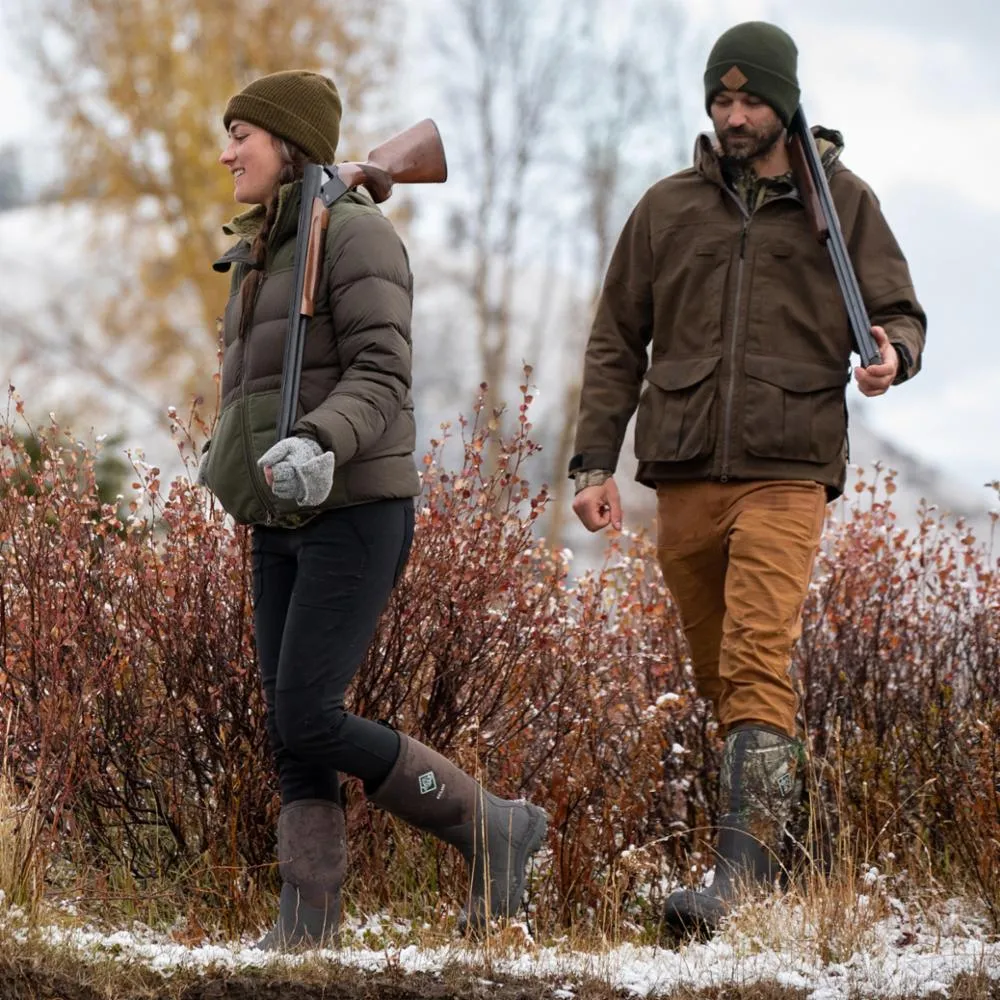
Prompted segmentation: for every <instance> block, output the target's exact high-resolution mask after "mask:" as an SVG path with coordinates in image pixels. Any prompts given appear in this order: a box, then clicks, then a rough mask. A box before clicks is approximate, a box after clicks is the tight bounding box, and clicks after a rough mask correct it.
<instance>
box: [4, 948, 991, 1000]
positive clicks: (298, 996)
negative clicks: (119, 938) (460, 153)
mask: <svg viewBox="0 0 1000 1000" xmlns="http://www.w3.org/2000/svg"><path fill="white" fill-rule="evenodd" d="M143 980H144V981H136V982H135V983H133V984H132V985H131V986H128V985H124V984H123V983H122V982H116V983H114V984H112V983H107V982H105V983H102V984H100V985H99V986H98V985H94V984H91V983H87V982H85V981H84V978H83V977H81V976H78V975H74V974H72V973H67V972H52V971H47V970H45V969H44V968H40V967H38V965H37V964H35V963H31V962H25V961H19V960H15V961H7V960H5V959H4V958H3V957H2V956H0V1000H487V998H489V1000H569V998H570V997H572V998H573V1000H626V998H630V1000H634V998H631V997H630V995H629V994H626V993H624V992H621V991H614V990H612V989H611V988H610V987H608V986H607V985H605V984H601V983H577V984H573V986H572V993H570V992H568V991H567V990H566V984H564V983H547V982H542V981H540V980H520V981H509V982H495V981H492V980H487V979H484V978H483V977H482V976H481V975H476V974H474V973H471V972H469V971H467V970H461V971H453V972H446V973H444V974H442V975H440V976H438V975H424V974H409V975H408V974H404V973H379V974H373V973H362V972H358V971H356V970H349V969H331V972H330V976H329V977H328V978H325V979H324V980H323V981H316V980H313V981H309V982H301V981H291V980H280V979H279V980H275V979H269V980H268V979H263V978H261V977H254V976H251V975H233V976H216V977H210V976H204V977H201V978H198V979H195V980H191V979H188V980H187V981H185V982H182V981H180V980H179V979H177V978H175V979H171V980H166V979H160V978H159V977H154V978H153V979H150V978H149V977H143ZM807 995H808V993H807V992H806V991H803V990H793V989H789V988H787V987H782V986H778V985H777V984H767V983H763V984H759V985H754V986H746V987H722V988H714V989H708V990H687V989H680V990H678V991H677V992H676V993H674V994H672V995H671V996H670V997H669V998H664V1000H805V997H806V996H807ZM922 1000H945V998H944V997H943V996H942V995H941V994H938V993H933V994H929V995H927V996H925V997H923V998H922ZM949 1000H1000V980H993V981H992V982H991V981H988V980H986V979H984V978H982V977H973V978H969V979H965V980H959V981H956V983H955V984H954V985H953V986H952V989H951V991H950V996H949Z"/></svg>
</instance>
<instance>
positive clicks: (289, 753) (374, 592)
mask: <svg viewBox="0 0 1000 1000" xmlns="http://www.w3.org/2000/svg"><path fill="white" fill-rule="evenodd" d="M412 541H413V500H412V499H406V500H382V501H378V502H375V503H365V504H359V505H357V506H355V507H344V508H340V509H338V510H331V511H327V512H325V513H323V514H320V515H318V516H317V517H315V518H314V519H313V520H312V521H309V522H308V523H307V524H305V525H304V526H303V527H301V528H294V529H285V528H267V527H261V526H258V527H255V528H254V529H253V586H254V623H255V627H256V639H257V656H258V659H259V661H260V671H261V680H262V682H263V685H264V698H265V700H266V702H267V732H268V736H269V738H270V741H271V748H272V750H273V752H274V757H275V763H276V765H277V768H278V782H279V785H280V788H281V801H282V803H283V804H287V803H289V802H294V801H296V800H298V799H327V800H329V801H337V800H338V799H339V795H340V789H339V781H338V778H337V772H338V771H342V772H344V773H345V774H350V775H353V776H355V777H358V778H361V779H362V780H363V781H364V782H365V785H366V787H368V788H375V787H377V786H378V785H379V784H381V782H382V781H383V779H384V778H385V777H386V776H387V775H388V773H389V771H390V769H391V768H392V765H393V764H394V763H395V761H396V757H397V755H398V753H399V737H398V736H397V735H396V733H395V732H394V731H393V730H392V729H390V728H389V727H388V726H384V725H380V724H379V723H377V722H370V721H369V720H367V719H362V718H360V717H358V716H356V715H351V714H350V713H348V712H346V711H345V710H344V695H345V694H346V692H347V688H348V686H349V685H350V683H351V681H352V680H353V679H354V675H355V673H356V672H357V669H358V667H359V666H360V664H361V661H362V660H363V659H364V656H365V653H366V652H367V650H368V646H369V645H370V643H371V641H372V637H373V636H374V634H375V628H376V626H377V624H378V619H379V616H380V615H381V613H382V610H383V609H384V608H385V606H386V603H387V602H388V600H389V595H390V594H391V593H392V589H393V587H394V586H395V584H396V582H397V581H398V580H399V578H400V576H401V575H402V572H403V567H404V566H405V565H406V559H407V556H408V555H409V552H410V544H411V542H412Z"/></svg>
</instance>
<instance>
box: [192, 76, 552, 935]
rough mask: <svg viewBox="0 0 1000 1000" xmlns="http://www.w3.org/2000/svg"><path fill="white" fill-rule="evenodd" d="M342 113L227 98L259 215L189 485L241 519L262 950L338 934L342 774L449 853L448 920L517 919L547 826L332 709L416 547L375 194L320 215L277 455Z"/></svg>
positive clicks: (407, 442)
mask: <svg viewBox="0 0 1000 1000" xmlns="http://www.w3.org/2000/svg"><path fill="white" fill-rule="evenodd" d="M340 117H341V104H340V98H339V96H338V93H337V89H336V87H335V86H334V84H333V83H332V81H330V80H329V79H327V78H326V77H323V76H320V75H318V74H315V73H310V72H306V71H299V70H293V71H286V72H282V73H274V74H271V75H269V76H265V77H262V78H261V79H258V80H256V81H254V82H253V83H251V84H250V85H249V86H248V87H246V89H244V90H243V91H242V92H241V93H239V94H236V95H235V96H234V97H233V98H232V99H231V100H230V101H229V103H228V105H227V107H226V111H225V115H224V119H223V121H224V125H225V128H226V130H227V132H228V136H229V141H228V144H227V145H226V148H225V150H224V151H223V153H222V155H221V156H220V162H221V163H222V164H223V166H225V167H226V168H227V169H228V170H229V171H230V172H231V173H232V175H233V182H234V187H235V198H236V201H238V202H241V203H243V204H248V205H252V206H253V207H252V208H251V209H250V210H249V211H248V212H246V213H244V214H242V215H240V216H238V217H237V218H236V219H234V220H233V221H232V222H231V223H230V224H229V225H228V226H226V227H225V228H226V232H227V233H230V234H232V235H235V236H238V237H239V242H237V243H236V244H235V245H234V246H233V247H232V248H231V249H230V250H229V251H228V252H227V253H226V254H225V255H224V256H223V257H222V258H221V259H220V260H219V261H217V262H216V264H215V267H216V269H217V270H222V271H225V270H229V269H230V268H232V269H233V277H232V282H231V287H230V299H229V303H228V305H227V307H226V313H225V320H224V337H225V353H224V358H223V367H222V409H221V412H220V415H219V420H218V424H217V429H216V432H215V434H214V436H213V438H212V442H211V445H210V447H209V448H208V450H207V453H206V455H205V457H204V459H203V462H202V468H201V470H200V471H199V479H200V480H201V481H202V482H204V483H205V485H207V486H208V487H209V488H210V489H211V490H212V491H213V492H214V493H215V495H216V496H217V498H218V499H219V501H220V502H221V503H222V505H223V506H224V507H225V509H226V510H227V511H228V512H229V513H230V514H231V515H232V516H233V517H234V518H235V519H236V520H237V521H238V522H240V523H244V524H251V525H252V526H253V529H252V534H253V586H254V621H255V628H256V642H257V652H258V658H259V660H260V666H261V675H262V681H263V686H264V694H265V698H266V703H267V726H268V734H269V737H270V741H271V745H272V748H273V751H274V756H275V761H276V764H277V769H278V777H279V784H280V789H281V815H280V818H279V820H278V862H279V869H280V872H281V877H282V882H283V884H282V889H281V899H280V907H279V915H278V918H277V921H276V923H275V925H274V927H273V928H272V929H271V930H270V931H269V932H268V933H267V935H266V936H265V937H264V938H263V940H262V941H261V942H260V943H259V947H262V948H265V949H269V950H275V949H283V948H288V947H291V946H296V945H306V946H308V945H320V944H327V943H330V942H331V941H333V940H334V938H335V935H336V932H337V926H338V922H339V916H340V912H339V911H340V887H341V884H342V882H343V878H344V870H345V867H346V860H347V854H346V844H345V836H344V832H345V828H344V812H343V809H342V807H341V804H340V789H339V783H338V778H337V772H338V771H339V772H343V773H345V774H349V775H353V776H355V777H357V778H360V779H361V780H362V782H363V783H364V788H365V793H366V794H367V795H368V797H369V799H370V800H371V801H372V802H374V803H375V804H376V805H378V806H380V807H381V808H383V809H386V810H388V811H389V812H391V813H393V814H394V815H396V816H399V817H400V818H401V819H404V820H406V821H407V822H408V823H411V824H412V825H413V826H415V827H418V828H419V829H421V830H426V831H429V832H431V833H433V834H435V835H436V836H438V837H439V838H441V839H442V840H443V841H445V842H446V843H449V844H452V845H454V846H455V847H456V848H458V850H459V851H460V852H461V853H462V855H463V856H464V857H465V859H466V861H467V862H468V864H469V867H470V871H471V892H470V898H471V906H470V908H469V912H468V914H466V912H465V911H464V910H463V914H462V917H461V921H462V923H463V926H464V925H465V924H467V923H470V922H471V923H472V924H474V925H479V924H481V923H482V922H483V921H484V920H485V919H486V918H487V915H489V916H493V917H500V916H508V915H510V914H511V913H512V912H513V911H514V910H515V909H516V907H517V906H518V905H519V903H520V899H521V894H522V890H523V886H524V878H525V869H526V867H527V863H528V859H529V858H530V856H531V855H532V854H533V853H534V852H535V851H536V850H537V849H538V848H539V847H540V845H541V844H542V842H543V840H544V837H545V832H546V826H547V818H546V816H545V813H544V812H543V811H542V810H541V809H539V808H538V807H537V806H534V805H531V804H529V803H527V802H524V801H506V800H503V799H500V798H497V797H496V796H493V795H491V794H489V793H488V792H486V791H485V790H484V789H483V788H482V787H481V786H480V785H479V784H478V783H477V782H476V781H475V780H474V779H473V778H471V777H470V776H469V775H467V774H465V773H464V772H463V771H461V770H459V769H458V768H457V767H455V765H453V764H451V763H450V762H449V761H447V760H445V759H444V758H443V757H441V756H440V755H439V754H437V753H435V752H434V751H433V750H431V749H429V748H428V747H425V746H423V745H422V744H420V743H418V742H417V741H416V740H414V739H411V738H410V737H408V736H404V735H403V734H401V733H397V732H396V731H395V730H393V729H391V728H389V727H388V726H386V725H384V724H380V723H376V722H372V721H369V720H368V719H363V718H359V717H358V716H355V715H352V714H350V713H349V712H347V711H345V709H344V696H345V693H346V691H347V689H348V686H349V685H350V683H351V680H352V678H353V677H354V674H355V672H356V671H357V669H358V667H359V665H360V664H361V662H362V660H363V658H364V655H365V651H366V650H367V648H368V646H369V644H370V643H371V640H372V637H373V635H374V633H375V628H376V624H377V622H378V618H379V615H380V614H381V612H382V610H383V608H384V607H385V605H386V602H387V601H388V599H389V595H390V593H391V591H392V588H393V586H394V585H395V583H396V581H397V580H398V579H399V577H400V574H401V573H402V571H403V567H404V565H405V563H406V559H407V555H408V553H409V549H410V543H411V540H412V537H413V497H414V496H415V495H416V494H417V493H419V490H420V484H419V479H418V477H417V472H416V466H415V463H414V455H413V453H414V448H415V427H414V419H413V402H412V398H411V395H410V385H411V358H410V350H411V346H410V313H411V306H412V278H411V274H410V268H409V263H408V260H407V256H406V251H405V249H404V247H403V245H402V243H401V241H400V240H399V238H398V236H397V235H396V232H395V230H394V229H393V227H392V225H391V224H390V223H389V222H388V220H386V219H385V218H384V216H382V214H381V213H380V212H379V210H378V209H377V208H376V207H375V206H374V204H373V203H372V202H371V200H370V199H368V198H366V197H364V196H363V195H362V194H360V193H357V192H353V193H351V194H349V195H347V196H346V197H345V198H342V199H341V200H340V201H339V202H337V203H336V204H335V205H334V206H333V208H332V210H331V215H330V225H329V228H328V230H327V235H326V245H325V253H324V260H323V265H322V267H321V273H320V278H319V283H318V287H317V293H316V312H315V315H314V317H313V318H312V320H311V321H310V325H309V330H308V336H307V337H306V341H305V352H304V359H303V366H302V380H301V390H300V396H299V401H298V419H297V422H296V423H295V425H294V426H293V429H292V433H291V435H290V436H289V437H288V438H285V439H284V440H281V441H277V442H275V434H276V425H277V413H278V399H279V393H280V385H281V365H282V355H283V344H284V338H285V334H286V330H287V327H288V311H289V302H290V299H291V282H292V260H293V251H294V247H295V235H296V227H297V224H298V205H299V196H300V190H301V184H300V183H299V181H300V180H301V176H302V165H303V163H305V162H307V161H313V162H317V163H331V162H333V159H334V153H335V151H336V148H337V140H338V137H339V131H340Z"/></svg>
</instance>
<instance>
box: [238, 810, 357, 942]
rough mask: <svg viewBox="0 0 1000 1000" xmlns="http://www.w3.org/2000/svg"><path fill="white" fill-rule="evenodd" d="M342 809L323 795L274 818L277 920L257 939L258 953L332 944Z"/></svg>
mask: <svg viewBox="0 0 1000 1000" xmlns="http://www.w3.org/2000/svg"><path fill="white" fill-rule="evenodd" d="M345 827H346V825H345V822H344V810H343V809H342V808H341V806H340V805H339V804H337V803H335V802H328V801H326V800H325V799H300V800H299V801H297V802H291V803H289V804H288V805H286V806H282V808H281V815H280V816H279V817H278V869H279V871H280V872H281V878H282V885H281V898H280V901H279V904H278V919H277V920H276V921H275V924H274V926H273V927H272V928H271V929H270V930H269V931H268V932H267V934H265V935H264V937H263V938H261V940H260V941H258V942H257V944H256V947H257V948H260V949H262V950H263V951H291V950H296V949H301V948H325V947H335V946H336V944H337V931H338V929H339V927H340V887H341V885H342V884H343V881H344V872H345V871H346V869H347V838H346V828H345Z"/></svg>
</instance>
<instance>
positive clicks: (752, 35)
mask: <svg viewBox="0 0 1000 1000" xmlns="http://www.w3.org/2000/svg"><path fill="white" fill-rule="evenodd" d="M798 56H799V54H798V49H796V47H795V42H793V41H792V38H791V36H790V35H789V34H787V32H784V31H782V30H781V28H779V27H777V26H776V25H774V24H768V23H767V22H765V21H746V22H744V23H743V24H737V25H736V27H734V28H730V29H729V30H728V31H727V32H725V34H723V35H722V36H721V37H720V38H719V40H718V41H717V42H716V43H715V45H714V46H713V47H712V51H711V53H710V54H709V56H708V66H707V67H706V69H705V108H706V110H708V111H709V113H710V114H711V106H712V101H713V100H714V99H715V95H716V94H719V93H721V92H722V91H723V90H743V91H746V93H748V94H753V95H754V96H755V97H759V98H760V99H761V100H762V101H764V102H765V103H766V104H769V105H770V106H771V107H772V108H774V111H775V113H776V114H777V116H778V117H779V118H780V119H781V120H782V122H784V124H785V125H786V126H787V125H788V123H789V122H790V121H791V120H792V115H794V114H795V111H796V109H797V108H798V106H799V81H798V77H797V70H798Z"/></svg>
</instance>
